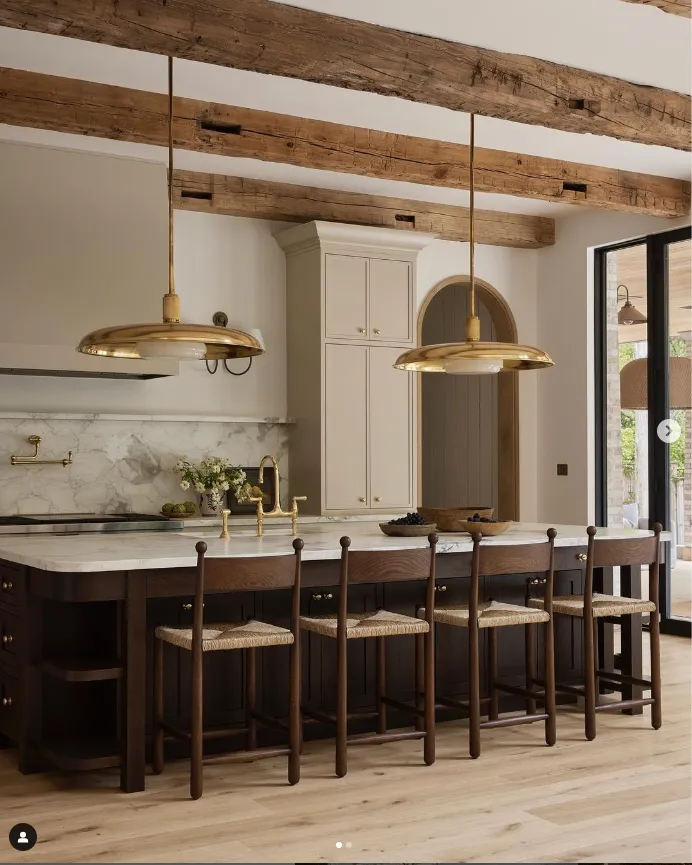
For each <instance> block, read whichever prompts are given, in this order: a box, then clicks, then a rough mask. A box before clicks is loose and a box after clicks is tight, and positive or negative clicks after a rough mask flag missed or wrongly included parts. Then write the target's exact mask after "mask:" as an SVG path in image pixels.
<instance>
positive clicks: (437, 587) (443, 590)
mask: <svg viewBox="0 0 692 865" xmlns="http://www.w3.org/2000/svg"><path fill="white" fill-rule="evenodd" d="M435 591H436V592H446V591H447V586H435Z"/></svg>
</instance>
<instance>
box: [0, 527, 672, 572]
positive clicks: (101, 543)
mask: <svg viewBox="0 0 692 865" xmlns="http://www.w3.org/2000/svg"><path fill="white" fill-rule="evenodd" d="M547 529H548V525H547V524H546V525H543V524H538V523H515V524H514V525H513V526H511V527H510V528H509V530H508V531H507V532H505V533H504V534H503V535H500V536H498V537H495V538H487V539H486V540H485V541H484V543H487V544H502V545H505V544H530V543H536V542H540V541H545V542H547V537H546V531H547ZM555 529H557V533H558V534H557V538H556V540H555V544H556V546H558V547H572V546H581V545H585V544H586V542H587V535H586V529H585V528H584V527H582V526H560V525H556V526H555ZM345 534H348V536H349V537H350V538H351V539H352V545H351V549H352V550H358V549H360V550H363V549H365V550H392V549H412V548H415V547H420V546H424V545H425V544H427V539H426V538H389V537H386V536H385V535H383V534H382V532H381V531H380V529H379V526H377V525H375V524H374V523H368V522H357V521H354V522H353V523H351V524H350V525H348V526H344V525H343V524H334V523H320V524H311V525H303V526H301V525H299V527H298V536H299V537H301V538H302V539H303V541H304V542H305V548H304V550H303V560H304V561H318V560H328V559H338V558H339V556H340V555H341V547H340V546H339V539H340V538H341V537H342V536H343V535H345ZM438 534H439V538H440V540H439V544H438V552H440V553H456V552H465V551H468V550H470V549H471V548H472V541H471V538H470V536H469V535H466V534H449V533H444V532H440V533H438ZM650 534H651V532H648V531H643V530H639V529H624V528H623V529H599V533H598V535H597V536H596V538H597V539H598V538H599V537H603V538H610V539H613V538H632V537H645V536H647V535H650ZM662 539H663V540H671V535H670V533H669V532H664V533H663V535H662ZM199 540H204V541H206V543H207V545H208V550H207V555H209V556H242V557H245V556H276V555H281V554H283V553H290V552H291V551H292V550H291V542H292V538H291V534H290V528H288V527H286V528H284V527H280V528H279V527H275V528H270V527H267V526H266V525H265V534H264V537H263V538H258V537H257V536H256V534H255V531H254V530H253V529H251V528H247V529H238V530H236V531H232V532H231V537H230V539H229V540H227V541H222V540H220V539H219V537H218V527H214V528H208V529H206V530H204V529H186V530H184V531H180V532H174V531H171V532H117V533H115V532H114V533H111V534H109V533H104V534H100V533H99V534H96V533H85V534H82V535H65V534H61V535H57V534H56V535H44V534H42V535H36V534H35V535H0V559H5V560H7V561H11V562H16V563H17V564H20V565H28V566H29V567H33V568H39V569H41V570H46V571H59V572H68V573H69V572H95V571H125V570H141V569H145V568H152V569H153V568H187V567H193V566H194V565H195V563H196V559H197V554H196V553H195V544H196V543H197V542H198V541H199Z"/></svg>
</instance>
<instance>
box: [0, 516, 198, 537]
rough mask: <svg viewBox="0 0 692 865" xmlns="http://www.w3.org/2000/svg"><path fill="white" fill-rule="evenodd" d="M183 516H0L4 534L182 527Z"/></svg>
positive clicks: (0, 524)
mask: <svg viewBox="0 0 692 865" xmlns="http://www.w3.org/2000/svg"><path fill="white" fill-rule="evenodd" d="M183 526H184V523H183V522H182V521H181V520H169V519H168V518H167V517H164V516H161V515H160V514H132V513H128V514H91V513H86V514H21V515H20V514H14V515H11V516H0V534H30V533H33V532H70V533H75V534H76V533H78V532H109V531H169V530H171V529H181V528H182V527H183Z"/></svg>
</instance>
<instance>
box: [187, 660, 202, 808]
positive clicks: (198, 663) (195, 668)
mask: <svg viewBox="0 0 692 865" xmlns="http://www.w3.org/2000/svg"><path fill="white" fill-rule="evenodd" d="M202 662H203V656H202V652H201V651H199V652H195V651H193V652H192V724H191V729H190V745H191V755H190V796H191V797H192V798H193V799H199V798H200V797H201V795H202V758H203V739H202V729H203V726H202V725H203V709H204V706H203V689H202Z"/></svg>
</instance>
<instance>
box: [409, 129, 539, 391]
mask: <svg viewBox="0 0 692 865" xmlns="http://www.w3.org/2000/svg"><path fill="white" fill-rule="evenodd" d="M469 150H470V161H469V259H470V261H469V263H470V267H469V274H470V276H469V283H470V285H469V307H470V310H469V316H468V318H467V319H466V340H465V341H464V342H446V343H438V344H435V345H423V346H420V348H414V349H411V350H410V351H406V352H404V354H402V355H401V356H400V357H398V358H397V360H396V363H395V364H394V367H395V368H396V369H404V370H408V371H410V372H446V373H451V374H453V375H484V374H491V375H492V374H494V373H498V372H512V371H514V370H525V369H543V368H544V367H547V366H553V361H552V359H551V358H550V357H549V355H547V354H546V353H545V352H544V351H541V350H540V349H538V348H532V347H531V346H529V345H517V344H516V343H512V342H481V339H480V330H481V328H480V319H479V318H478V316H477V315H476V283H475V274H474V262H475V236H474V228H475V208H474V175H473V169H474V156H475V116H474V115H473V114H472V115H471V140H470V147H469Z"/></svg>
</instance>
